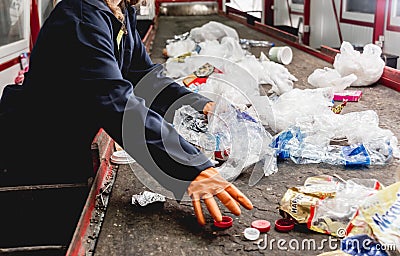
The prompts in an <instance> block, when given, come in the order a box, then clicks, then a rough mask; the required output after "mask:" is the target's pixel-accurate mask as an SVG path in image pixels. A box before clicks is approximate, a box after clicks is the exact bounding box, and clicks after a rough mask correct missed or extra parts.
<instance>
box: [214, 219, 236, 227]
mask: <svg viewBox="0 0 400 256" xmlns="http://www.w3.org/2000/svg"><path fill="white" fill-rule="evenodd" d="M232 223H233V219H232V218H231V217H229V216H222V221H219V222H218V221H216V220H214V225H215V226H216V227H219V228H229V227H231V226H232Z"/></svg>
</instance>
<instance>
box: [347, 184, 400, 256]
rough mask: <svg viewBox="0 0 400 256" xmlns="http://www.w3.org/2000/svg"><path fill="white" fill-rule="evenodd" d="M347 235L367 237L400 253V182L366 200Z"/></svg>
mask: <svg viewBox="0 0 400 256" xmlns="http://www.w3.org/2000/svg"><path fill="white" fill-rule="evenodd" d="M347 234H348V235H349V236H354V235H360V234H366V235H369V236H371V237H373V238H375V239H376V240H378V241H379V242H380V243H381V244H383V245H385V247H389V246H390V248H392V249H394V248H395V249H396V250H397V252H400V182H397V183H394V184H392V185H390V186H388V187H386V188H384V189H382V190H380V191H379V192H378V193H376V194H375V195H373V196H370V197H368V198H366V199H365V201H364V202H363V203H362V204H361V205H360V208H359V210H358V212H357V215H356V216H355V217H354V218H353V219H352V221H351V223H350V225H349V226H348V229H347Z"/></svg>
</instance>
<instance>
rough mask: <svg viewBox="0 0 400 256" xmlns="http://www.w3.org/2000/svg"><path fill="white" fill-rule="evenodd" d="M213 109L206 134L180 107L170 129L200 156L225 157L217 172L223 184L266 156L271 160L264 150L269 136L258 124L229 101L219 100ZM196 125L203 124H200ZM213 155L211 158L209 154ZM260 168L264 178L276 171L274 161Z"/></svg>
mask: <svg viewBox="0 0 400 256" xmlns="http://www.w3.org/2000/svg"><path fill="white" fill-rule="evenodd" d="M216 103H217V104H216V108H215V110H214V112H213V114H211V115H210V116H209V120H208V123H207V130H204V131H199V129H198V125H197V124H198V123H199V122H198V121H194V118H191V117H190V115H193V116H196V115H198V114H197V113H194V110H192V109H191V107H190V106H184V107H182V108H181V109H179V110H178V111H176V113H175V117H174V127H175V128H176V129H177V131H178V133H180V134H181V136H183V137H184V138H185V139H186V140H188V141H189V142H191V143H193V144H194V145H196V146H198V147H200V148H201V150H202V151H203V152H205V153H206V154H207V155H209V156H211V158H214V159H216V153H217V152H227V154H228V155H229V156H228V157H226V155H227V154H225V157H226V158H224V157H222V159H219V160H225V161H224V162H223V163H222V164H221V165H220V166H218V167H217V170H218V171H219V172H220V174H221V175H222V176H223V177H224V178H225V179H227V180H229V181H231V180H233V179H235V178H236V177H237V176H238V175H240V173H241V172H242V170H243V169H244V168H246V167H249V166H250V165H252V164H254V163H256V162H258V161H260V160H261V159H264V158H266V157H267V156H269V159H271V157H272V158H274V155H273V151H272V150H271V149H270V148H269V147H268V144H269V143H270V142H271V137H272V136H271V135H270V134H269V133H268V132H267V131H266V130H265V128H264V127H263V126H262V124H261V123H259V122H258V121H257V120H256V119H255V118H253V117H252V116H251V115H250V114H249V113H248V112H246V111H243V110H241V109H240V108H237V107H235V106H234V105H232V103H231V102H230V101H227V100H226V99H223V98H222V97H221V96H219V99H217V100H216ZM200 124H203V123H202V122H200ZM210 152H214V155H211V154H209V153H210ZM263 163H264V164H263V165H260V166H261V167H260V168H262V171H263V172H264V173H265V175H269V174H272V173H274V172H276V171H277V167H276V161H275V162H274V161H271V160H270V161H268V162H267V163H266V162H265V161H264V162H263Z"/></svg>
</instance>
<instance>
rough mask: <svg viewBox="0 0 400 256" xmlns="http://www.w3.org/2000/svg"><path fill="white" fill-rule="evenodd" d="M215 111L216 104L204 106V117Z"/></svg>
mask: <svg viewBox="0 0 400 256" xmlns="http://www.w3.org/2000/svg"><path fill="white" fill-rule="evenodd" d="M214 109H215V102H214V101H210V102H208V103H207V104H206V105H205V106H204V108H203V113H204V115H208V114H209V113H212V112H214Z"/></svg>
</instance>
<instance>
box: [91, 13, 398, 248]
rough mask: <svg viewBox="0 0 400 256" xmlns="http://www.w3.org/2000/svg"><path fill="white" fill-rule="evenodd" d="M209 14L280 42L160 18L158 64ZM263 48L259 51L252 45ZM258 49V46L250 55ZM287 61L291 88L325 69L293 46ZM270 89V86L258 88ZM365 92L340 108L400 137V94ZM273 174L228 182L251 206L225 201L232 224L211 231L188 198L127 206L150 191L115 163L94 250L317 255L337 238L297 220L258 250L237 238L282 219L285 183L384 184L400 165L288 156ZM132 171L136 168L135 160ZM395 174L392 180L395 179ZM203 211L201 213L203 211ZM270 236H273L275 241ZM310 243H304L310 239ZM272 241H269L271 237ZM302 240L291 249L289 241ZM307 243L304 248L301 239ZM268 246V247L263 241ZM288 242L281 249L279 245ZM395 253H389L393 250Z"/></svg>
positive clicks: (192, 19)
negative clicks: (352, 166)
mask: <svg viewBox="0 0 400 256" xmlns="http://www.w3.org/2000/svg"><path fill="white" fill-rule="evenodd" d="M210 20H215V21H218V22H222V23H224V24H226V25H228V26H231V27H234V28H235V29H236V30H237V31H238V33H239V35H240V37H241V38H248V39H255V40H269V41H273V42H275V43H276V45H282V43H280V42H279V41H277V40H275V39H273V38H269V37H267V36H266V35H264V34H261V33H259V32H256V31H252V30H250V29H249V28H247V27H246V26H244V25H242V24H238V23H236V22H234V21H232V20H229V19H226V18H224V17H221V16H217V15H212V16H187V17H174V16H168V17H166V16H161V17H160V18H159V27H158V31H157V35H156V38H155V41H154V44H153V50H152V55H151V57H152V59H153V61H154V62H158V63H162V62H164V61H165V59H164V58H163V56H162V49H163V48H164V47H165V40H166V39H170V38H172V37H173V36H174V35H177V34H182V33H184V32H187V31H189V30H190V29H191V28H193V27H196V26H201V25H203V24H205V23H206V22H208V21H210ZM256 50H258V51H261V50H262V49H256ZM254 54H255V55H256V56H258V55H259V52H258V53H257V51H256V52H255V53H254ZM293 54H294V58H293V62H292V63H291V64H290V65H288V66H287V68H288V69H289V71H290V72H291V73H292V74H293V75H295V76H296V77H297V78H298V81H297V82H295V87H296V88H302V89H304V88H311V86H310V85H309V84H308V83H307V77H308V76H309V75H310V74H311V73H312V72H313V71H314V70H315V69H316V68H323V67H325V66H326V67H331V65H330V64H329V63H327V62H324V61H322V60H320V59H317V58H315V57H313V56H310V55H308V54H306V53H303V52H301V51H299V50H297V49H293ZM261 89H266V90H267V89H269V88H261ZM358 89H360V90H362V91H363V96H362V98H361V100H360V101H359V102H349V103H348V106H347V107H346V108H345V109H344V110H343V111H344V113H346V112H351V111H361V110H367V109H372V110H374V111H376V112H377V114H378V116H379V119H380V127H382V128H386V129H390V130H391V131H392V132H393V133H394V134H395V136H396V137H397V138H399V137H400V110H399V108H398V105H399V101H400V93H399V92H396V91H394V90H392V89H390V88H387V87H384V86H382V85H373V86H368V87H362V88H361V87H359V88H358ZM278 168H279V170H278V172H277V173H275V174H273V175H271V176H268V177H263V178H262V179H261V181H260V182H259V183H257V184H256V185H255V186H254V187H249V185H248V181H249V178H250V175H251V171H252V169H251V167H250V168H248V169H246V170H244V171H243V173H242V174H241V175H240V176H239V177H238V178H237V179H236V180H235V181H234V184H235V185H236V186H237V187H239V188H240V189H241V190H242V191H243V192H244V193H245V194H246V195H247V196H248V197H249V198H250V199H251V200H252V202H253V204H254V209H253V210H251V211H246V210H242V215H240V216H239V217H237V216H233V215H232V214H230V213H229V212H228V211H227V209H226V208H225V207H224V206H221V204H220V206H221V207H220V209H221V210H222V211H223V215H229V216H232V217H233V219H234V222H233V226H232V227H231V228H228V229H225V230H217V229H216V228H215V227H214V226H213V225H212V224H211V223H212V219H211V218H210V216H209V214H208V213H207V221H208V224H207V225H206V226H205V227H199V226H198V225H197V222H196V219H195V216H194V214H193V210H192V206H191V204H190V202H181V203H180V204H179V203H177V202H176V201H175V200H171V199H167V201H166V202H165V203H163V204H160V203H156V204H153V205H149V206H147V207H145V208H141V207H138V206H133V205H132V204H131V196H132V195H134V194H139V193H141V192H143V191H146V190H148V189H147V188H146V187H145V186H144V185H143V184H142V183H141V182H140V181H139V180H138V178H137V177H136V176H135V175H134V173H133V171H132V170H131V169H130V166H129V165H123V166H120V168H119V169H118V173H117V178H116V182H115V185H114V188H113V191H112V194H111V198H110V202H109V207H108V209H107V212H106V216H105V219H104V223H103V228H102V230H101V232H100V235H99V238H98V243H97V247H96V249H95V255H96V256H100V255H299V256H300V255H301V256H303V255H318V254H319V253H321V252H328V251H333V250H335V249H338V248H339V243H340V240H339V239H336V240H332V238H333V237H331V240H329V236H327V235H324V234H320V233H316V232H312V231H309V230H308V229H306V228H304V227H303V226H296V228H295V230H293V231H291V232H289V233H280V232H278V231H276V230H274V229H273V225H272V228H271V230H270V231H269V232H268V233H267V236H266V237H265V236H263V235H262V236H260V238H261V239H263V241H262V243H261V244H260V245H261V248H259V246H257V245H256V244H255V243H254V242H253V241H248V240H246V239H245V238H244V237H243V234H242V232H243V230H244V229H245V228H247V227H249V226H250V224H251V222H252V221H253V220H256V219H266V220H268V221H270V222H271V223H273V222H274V221H275V220H276V219H278V218H280V215H279V212H278V206H279V202H280V200H281V198H282V196H283V194H284V193H285V192H286V190H287V189H288V188H290V187H293V186H297V185H302V184H303V183H304V181H305V179H306V178H308V177H310V176H315V175H320V174H329V175H334V174H337V175H339V176H340V177H342V178H343V179H349V178H356V177H357V178H370V179H372V178H375V179H377V180H379V181H380V182H381V183H382V184H383V185H390V184H392V183H394V182H395V181H396V173H398V172H400V164H399V163H398V162H391V163H390V164H388V165H386V166H379V167H378V166H371V167H370V168H365V169H361V170H348V169H344V168H343V167H341V166H332V165H326V164H308V165H296V164H294V163H292V162H291V161H290V160H288V161H282V162H279V163H278ZM133 169H134V170H140V169H141V167H140V166H139V165H137V164H135V165H133ZM397 179H398V178H397ZM204 212H207V211H206V210H205V209H204ZM273 239H274V240H273ZM279 239H283V240H284V241H285V244H281V246H280V247H279V246H278V243H277V241H278V240H279ZM310 239H312V241H314V242H315V246H314V245H313V244H311V245H310V247H308V243H309V242H310V241H311V240H310ZM272 241H273V242H272ZM290 241H292V245H294V246H295V247H296V244H299V245H300V246H299V247H298V248H297V249H295V250H293V249H290V248H288V243H289V242H290ZM265 242H267V244H265ZM303 242H305V246H304V247H303V248H302V246H301V244H302V243H303ZM265 245H267V246H265ZM285 248H286V249H285ZM393 255H394V254H393Z"/></svg>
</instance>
